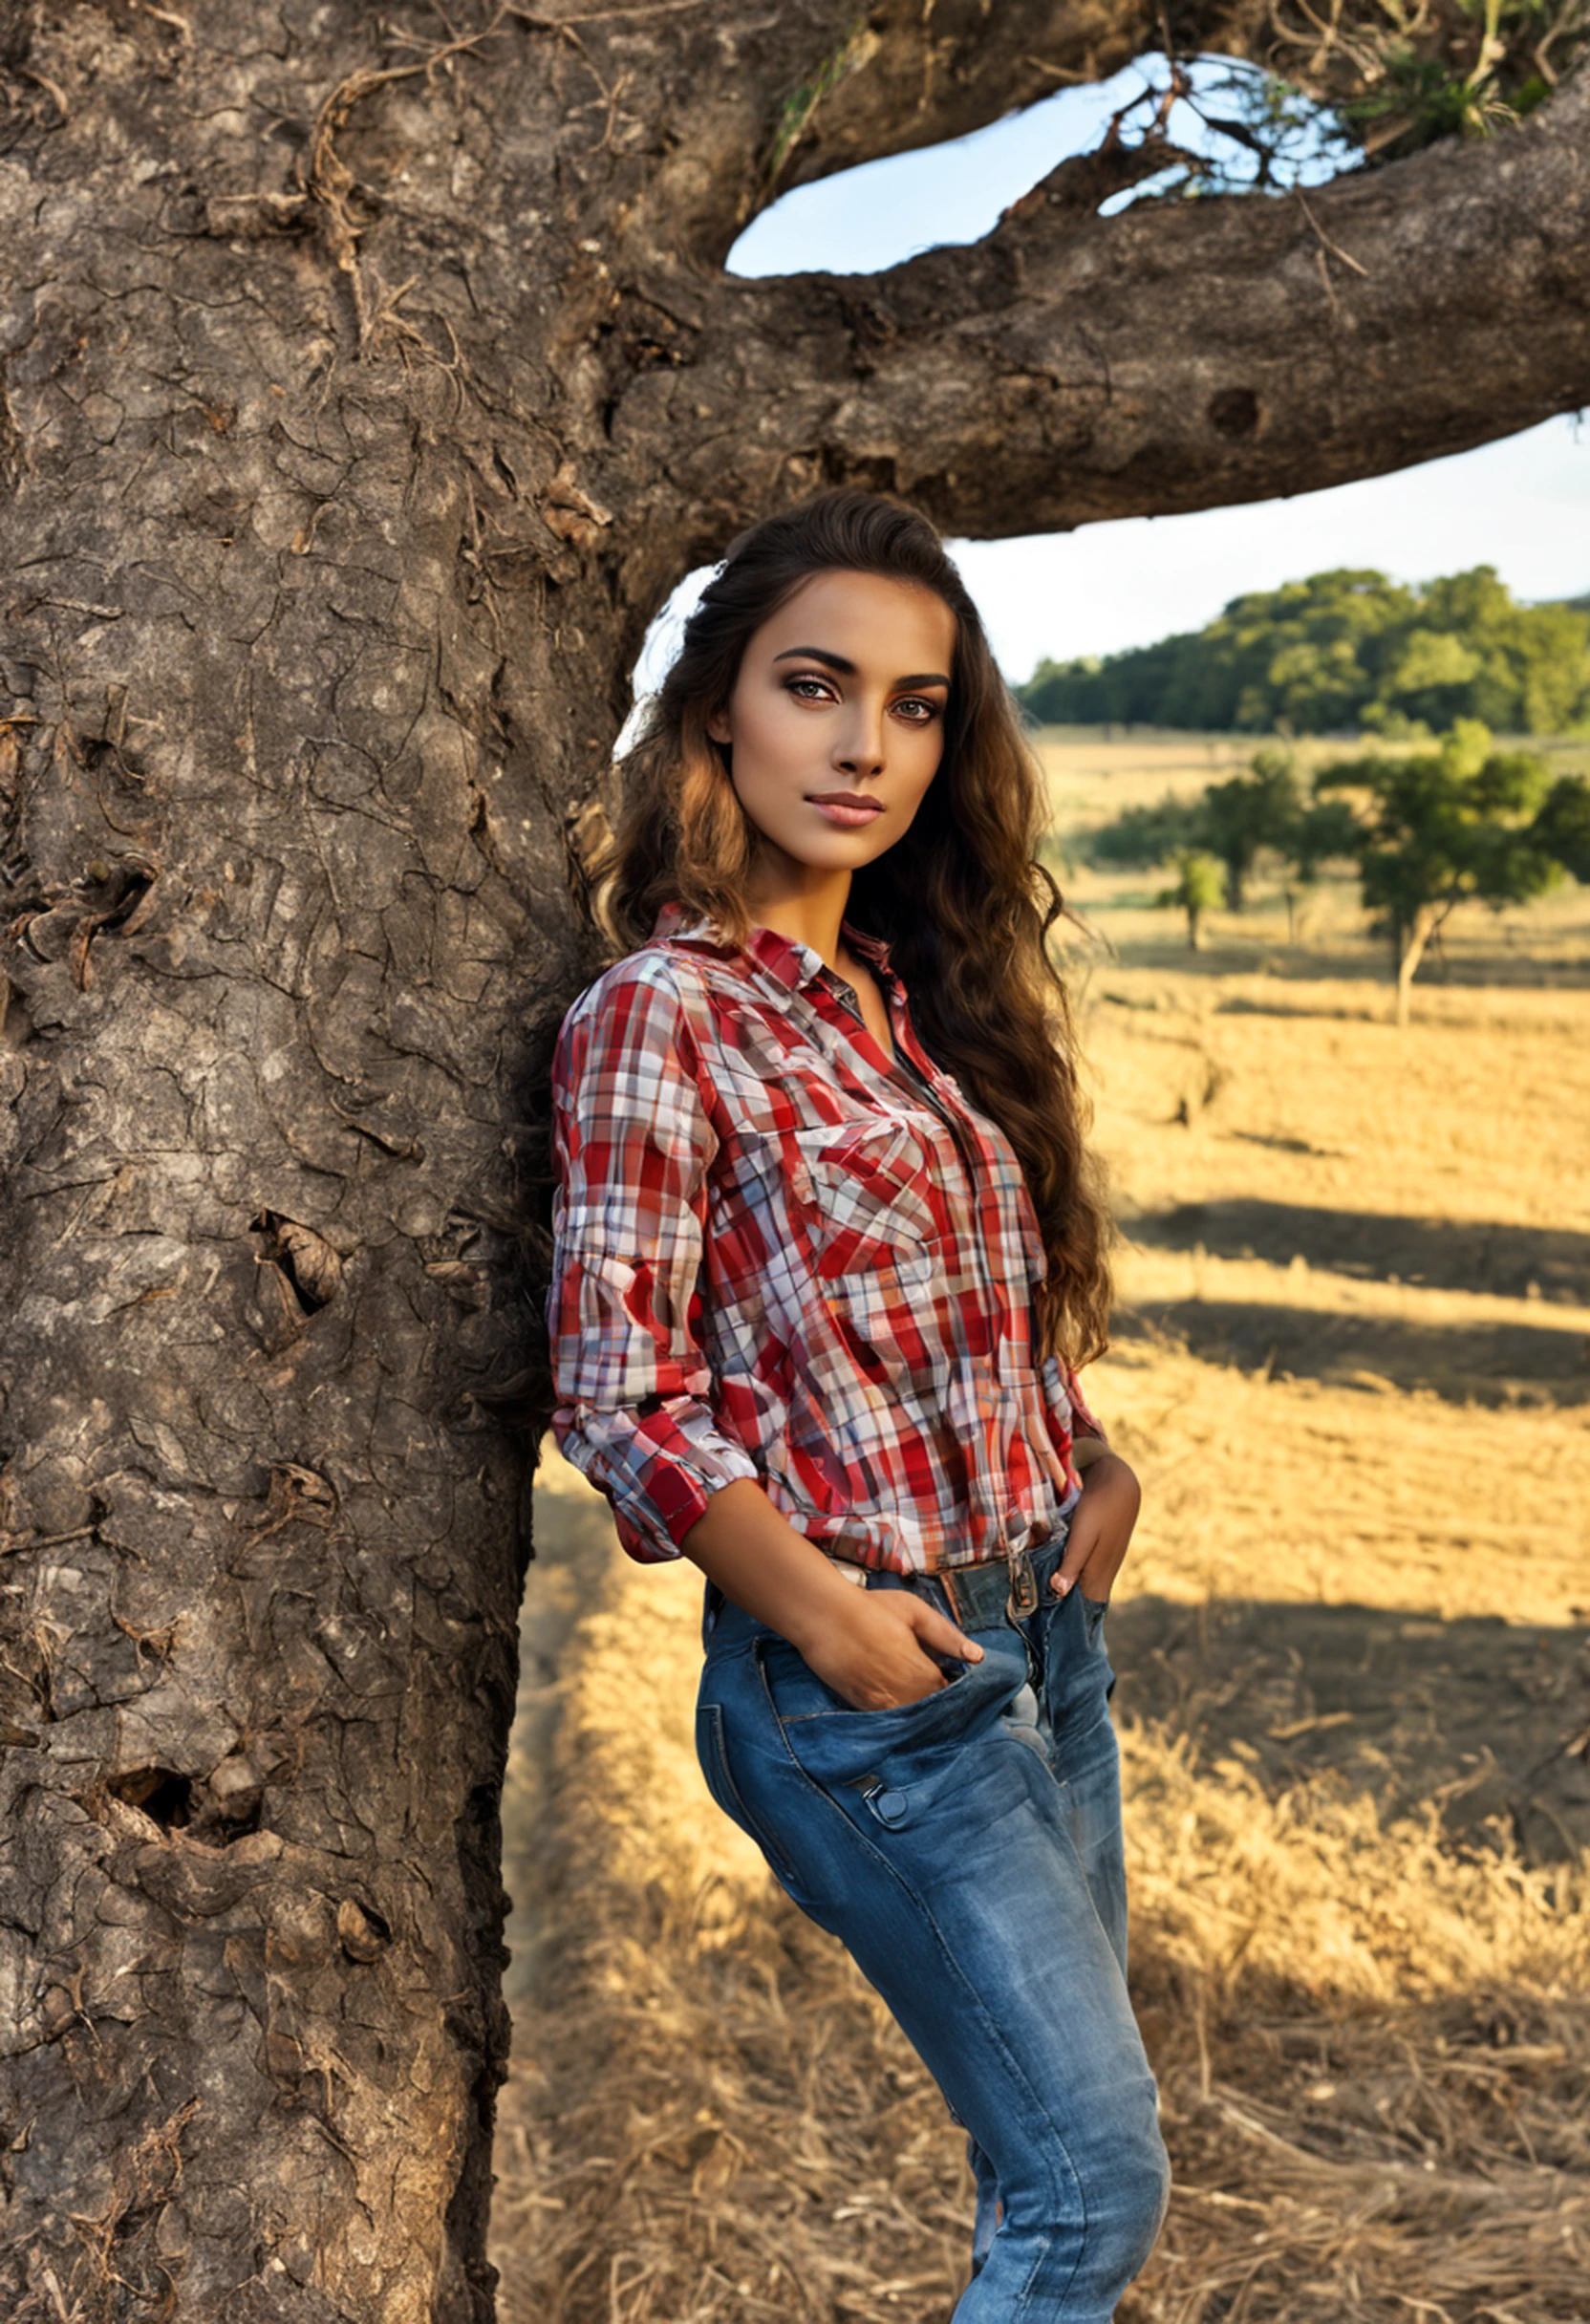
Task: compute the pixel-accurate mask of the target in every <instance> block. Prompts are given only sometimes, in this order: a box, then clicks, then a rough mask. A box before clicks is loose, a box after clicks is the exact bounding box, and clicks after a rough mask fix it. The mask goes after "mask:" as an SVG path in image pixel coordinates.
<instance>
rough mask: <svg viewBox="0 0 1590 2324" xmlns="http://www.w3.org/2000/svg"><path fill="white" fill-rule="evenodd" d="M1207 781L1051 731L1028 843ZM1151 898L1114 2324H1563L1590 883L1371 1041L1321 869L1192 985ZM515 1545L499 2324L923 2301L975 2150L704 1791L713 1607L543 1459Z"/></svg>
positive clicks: (1207, 772)
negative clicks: (1160, 2226)
mask: <svg viewBox="0 0 1590 2324" xmlns="http://www.w3.org/2000/svg"><path fill="white" fill-rule="evenodd" d="M1243 755H1245V754H1244V753H1243V751H1242V750H1241V748H1240V746H1238V745H1235V744H1232V743H1226V742H1214V743H1211V742H1209V740H1208V739H1207V738H1201V737H1200V738H1193V739H1192V740H1191V741H1188V740H1178V739H1176V738H1153V737H1150V738H1143V737H1135V738H1134V737H1129V736H1128V737H1127V738H1124V739H1121V740H1117V741H1115V742H1109V743H1105V742H1100V741H1099V740H1098V739H1097V738H1093V737H1086V736H1064V735H1052V736H1050V737H1048V738H1046V739H1045V743H1044V756H1045V761H1046V764H1047V766H1048V769H1049V773H1050V777H1051V783H1052V788H1053V794H1054V798H1055V804H1056V825H1057V832H1058V833H1059V834H1060V837H1061V841H1062V845H1064V836H1065V834H1066V833H1068V832H1069V833H1075V832H1076V831H1078V830H1080V829H1082V828H1085V826H1086V825H1087V824H1088V823H1090V822H1096V821H1099V820H1102V819H1103V818H1104V817H1106V816H1107V815H1108V814H1111V813H1113V812H1114V811H1115V810H1116V808H1117V807H1119V806H1121V805H1124V804H1127V803H1128V802H1129V801H1132V800H1142V799H1148V798H1155V797H1157V796H1159V794H1160V793H1161V791H1163V790H1164V789H1166V788H1168V787H1174V788H1177V789H1180V790H1192V789H1195V788H1196V787H1197V786H1198V785H1200V784H1201V783H1204V782H1206V781H1208V780H1210V779H1211V778H1212V777H1215V776H1218V775H1220V774H1222V773H1226V772H1229V771H1231V769H1232V767H1233V765H1234V764H1240V762H1241V758H1242V757H1243ZM1155 884H1156V883H1155V882H1154V880H1153V879H1152V877H1151V876H1147V877H1145V876H1141V875H1139V876H1134V877H1117V876H1111V877H1109V878H1106V877H1104V876H1102V875H1098V874H1093V873H1089V872H1088V871H1085V869H1081V868H1073V869H1072V871H1070V872H1069V873H1068V875H1067V879H1066V885H1067V889H1068V893H1070V894H1071V896H1072V899H1073V901H1074V903H1075V905H1076V907H1077V910H1078V913H1079V915H1080V916H1081V919H1082V921H1083V922H1084V923H1085V925H1084V926H1082V927H1079V928H1078V929H1077V930H1076V931H1075V932H1074V941H1073V945H1072V951H1071V961H1072V975H1073V979H1074V990H1075V993H1076V996H1077V1001H1078V1009H1079V1022H1080V1029H1081V1033H1082V1038H1083V1043H1084V1045H1085V1051H1086V1054H1087V1059H1088V1066H1089V1075H1090V1080H1091V1085H1092V1088H1093V1092H1094V1097H1095V1102H1096V1106H1097V1115H1098V1138H1099V1142H1100V1144H1101V1145H1102V1147H1103V1149H1104V1151H1106V1153H1107V1156H1108V1158H1109V1161H1110V1164H1111V1167H1112V1170H1113V1173H1114V1177H1115V1185H1116V1197H1117V1205H1118V1210H1119V1215H1120V1217H1121V1221H1122V1227H1123V1232H1124V1236H1125V1237H1126V1240H1125V1244H1124V1248H1123V1252H1122V1263H1121V1294H1122V1306H1121V1314H1120V1319H1119V1336H1118V1339H1117V1344H1116V1345H1115V1347H1114V1348H1113V1349H1112V1351H1111V1353H1110V1354H1109V1356H1108V1357H1107V1359H1106V1360H1105V1361H1104V1363H1103V1364H1101V1365H1100V1366H1098V1367H1097V1368H1096V1370H1095V1372H1094V1373H1093V1374H1092V1375H1091V1376H1090V1384H1089V1385H1090V1393H1091V1395H1092V1397H1093V1399H1094V1401H1095V1403H1096V1405H1097V1407H1098V1409H1100V1411H1101V1413H1102V1414H1103V1416H1104V1417H1105V1419H1106V1423H1107V1426H1109V1427H1110V1429H1111V1432H1112V1434H1113V1435H1114V1437H1115V1439H1116V1441H1117V1442H1118V1444H1119V1445H1120V1446H1121V1448H1122V1449H1123V1450H1124V1451H1125V1452H1126V1453H1128V1456H1129V1457H1130V1458H1132V1459H1133V1461H1134V1462H1135V1463H1136V1465H1137V1467H1138V1469H1139V1471H1140V1474H1142V1476H1143V1479H1144V1484H1145V1495H1146V1497H1145V1505H1144V1514H1143V1518H1142V1522H1141V1525H1140V1528H1139V1532H1138V1536H1137V1539H1136V1540H1135V1542H1134V1544H1133V1548H1132V1552H1131V1555H1130V1557H1129V1558H1128V1563H1127V1566H1126V1568H1125V1569H1124V1571H1123V1573H1122V1576H1121V1581H1120V1584H1119V1587H1118V1592H1117V1596H1116V1599H1115V1603H1114V1604H1113V1606H1112V1609H1111V1613H1110V1616H1109V1622H1108V1635H1109V1645H1110V1651H1111V1657H1112V1660H1113V1663H1114V1666H1115V1668H1116V1670H1117V1672H1118V1676H1119V1684H1118V1686H1117V1689H1116V1693H1115V1697H1114V1703H1113V1709H1114V1711H1115V1715H1116V1723H1117V1727H1118V1730H1119V1732H1120V1734H1121V1741H1122V1749H1123V1754H1124V1760H1125V1767H1126V1775H1127V1786H1128V1793H1127V1823H1128V1861H1129V1877H1130V1882H1131V1898H1132V1948H1133V1971H1132V1984H1133V1991H1134V1998H1135V2001H1136V2005H1137V2008H1138V2012H1139V2016H1140V2019H1141V2022H1142V2025H1143V2028H1144V2032H1145V2035H1146V2038H1147V2040H1148V2042H1149V2046H1150V2054H1151V2055H1152V2057H1153V2060H1154V2064H1155V2069H1156V2072H1157V2074H1158V2077H1159V2080H1160V2088H1161V2096H1162V2103H1163V2115H1164V2123H1165V2129H1166V2135H1167V2139H1168V2141H1169V2142H1170V2145H1171V2153H1172V2157H1173V2160H1174V2163H1175V2169H1176V2181H1177V2184H1176V2192H1175V2196H1174V2199H1173V2203H1172V2207H1171V2215H1170V2219H1169V2221H1168V2224H1167V2227H1166V2230H1165V2233H1164V2235H1163V2237H1162V2239H1161V2242H1160V2245H1159V2248H1158V2249H1157V2250H1156V2252H1155V2254H1154V2256H1153V2258H1152V2260H1151V2261H1150V2266H1149V2269H1148V2270H1147V2271H1146V2273H1145V2275H1144V2276H1143V2278H1142V2279H1141V2280H1140V2282H1139V2283H1138V2284H1137V2285H1136V2286H1135V2287H1134V2288H1133V2290H1132V2292H1130V2293H1129V2294H1128V2298H1127V2300H1126V2302H1125V2303H1124V2304H1123V2307H1122V2310H1121V2316H1122V2318H1123V2324H1213V2320H1214V2319H1216V2318H1221V2319H1230V2320H1231V2324H1236V2320H1237V2319H1249V2320H1251V2324H1257V2320H1258V2319H1282V2318H1284V2319H1286V2320H1287V2324H1293V2320H1298V2324H1316V2320H1318V2324H1338V2320H1347V2319H1350V2320H1352V2324H1358V2320H1359V2319H1363V2320H1364V2324H1371V2320H1372V2324H1393V2320H1395V2324H1482V2320H1483V2324H1547V2320H1548V2319H1550V2320H1552V2324H1567V2320H1569V2319H1581V2320H1583V2319H1590V1975H1587V1970H1590V1936H1587V1931H1590V1918H1587V1915H1586V1904H1587V1903H1590V1855H1587V1851H1590V1764H1587V1754H1590V893H1585V892H1584V891H1581V890H1578V889H1571V888H1570V889H1568V890H1566V891H1565V892H1563V893H1559V894H1558V895H1557V896H1555V897H1551V898H1548V899H1547V900H1546V901H1545V902H1544V903H1542V904H1539V905H1536V906H1534V907H1532V908H1530V909H1529V910H1527V911H1520V912H1516V913H1511V914H1508V915H1505V916H1503V917H1502V918H1500V919H1493V918H1492V917H1491V916H1490V915H1486V914H1484V913H1475V914H1474V915H1472V916H1471V917H1470V918H1469V919H1468V920H1467V921H1465V920H1464V918H1463V917H1462V916H1461V915H1460V916H1459V917H1458V919H1457V920H1456V921H1454V923H1453V924H1452V927H1451V930H1450V935H1449V937H1448V940H1447V943H1446V946H1445V950H1444V953H1443V955H1442V956H1441V957H1439V958H1436V959H1435V960H1433V961H1432V962H1431V963H1430V964H1429V967H1428V968H1427V969H1426V970H1425V971H1423V972H1422V975H1421V980H1420V982H1419V984H1418V985H1417V986H1416V988H1415V1007H1414V1022H1413V1023H1412V1025H1411V1026H1410V1027H1409V1029H1408V1030H1407V1032H1406V1033H1403V1034H1399V1033H1398V1032H1397V1031H1396V1029H1395V1027H1394V1026H1393V1024H1392V1023H1391V1022H1390V1020H1391V993H1390V988H1389V985H1388V983H1387V982H1386V972H1385V962H1384V959H1383V958H1382V955H1381V952H1380V949H1379V948H1378V947H1376V946H1373V945H1371V944H1370V943H1369V942H1368V941H1367V939H1366V938H1365V936H1364V934H1363V924H1362V915H1361V914H1360V913H1359V911H1358V909H1357V900H1356V894H1355V893H1354V892H1353V890H1352V889H1351V887H1350V886H1348V885H1347V884H1345V883H1336V884H1334V885H1333V884H1327V885H1326V886H1325V887H1324V888H1323V889H1322V890H1321V891H1320V892H1319V893H1317V894H1316V895H1315V896H1314V897H1313V898H1312V900H1311V904H1310V908H1309V915H1308V917H1307V918H1306V919H1305V921H1304V924H1303V927H1302V929H1301V932H1300V936H1301V940H1300V942H1299V943H1297V944H1289V943H1288V941H1287V922H1286V915H1285V911H1284V907H1283V905H1282V903H1281V900H1280V899H1279V897H1278V896H1277V895H1274V894H1267V893H1265V892H1264V889H1263V883H1262V881H1261V882H1260V883H1259V891H1258V893H1257V895H1256V898H1255V900H1254V903H1253V905H1252V907H1251V909H1250V910H1249V911H1248V912H1247V913H1245V914H1244V915H1242V916H1241V917H1240V919H1237V918H1229V917H1225V916H1222V915H1215V916H1214V920H1213V922H1212V925H1211V928H1210V931H1209V940H1208V943H1207V947H1206V949H1205V950H1203V951H1202V952H1200V953H1199V954H1197V955H1192V954H1190V953H1189V952H1188V951H1187V949H1186V946H1185V941H1184V939H1183V936H1182V931H1181V928H1180V924H1179V923H1178V922H1177V921H1176V919H1175V918H1174V917H1173V915H1170V914H1167V913H1164V912H1161V911H1158V910H1156V909H1154V907H1153V904H1152V901H1151V898H1152V893H1153V890H1154V887H1155ZM537 1528H538V1560H537V1563H536V1565H535V1566H534V1567H533V1568H532V1571H531V1575H530V1580H529V1586H528V1590H527V1594H526V1606H525V1617H524V1626H523V1648H524V1658H523V1684H522V1693H521V1717H520V1721H519V1725H518V1728H517V1730H516V1735H515V1750H514V1756H513V1763H512V1767H511V1770H510V1788H509V1795H508V1798H507V1800H506V1802H505V1820H506V1825H507V1831H508V1867H507V1885H508V1887H509V1890H510V1892H511V1894H512V1895H513V1897H514V1899H515V1907H516V1909H515V1916H514V1921H513V1924H512V1926H511V1929H510V1941H511V1943H512V1947H513V1963H512V1967H511V1969H510V1971H509V1988H510V2000H511V2002H512V2006H513V2009H514V2015H515V2058H514V2064H513V2069H512V2074H511V2078H510V2080H509V2082H508V2084H507V2085H506V2086H505V2089H504V2091H503V2092H502V2094H501V2098H500V2100H499V2137H498V2156H497V2164H496V2168H497V2172H498V2183H497V2188H496V2196H495V2209H494V2247H493V2258H494V2260H495V2262H496V2264H497V2266H498V2268H499V2269H500V2270H501V2273H502V2283H501V2288H500V2293H499V2299H500V2313H501V2314H502V2317H503V2318H504V2324H532V2320H533V2324H704V2320H705V2319H708V2318H713V2319H724V2320H725V2324H739V2320H740V2319H745V2320H746V2324H751V2320H752V2319H757V2318H763V2317H772V2316H777V2317H780V2318H782V2319H785V2320H787V2324H795V2320H797V2319H798V2320H799V2324H875V2320H877V2319H883V2318H905V2319H912V2320H913V2324H916V2320H920V2324H940V2320H941V2319H943V2318H946V2317H947V2316H948V2314H949V2312H950V2310H951V2308H952V2306H953V2304H954V2301H955V2298H956V2293H957V2292H958V2290H959V2288H960V2286H961V2285H962V2283H963V2282H964V2266H965V2253H966V2247H967V2243H968V2238H969V2228H970V2216H971V2182H970V2177H969V2174H968V2173H967V2171H966V2169H965V2165H964V2161H963V2158H962V2153H961V2148H960V2142H959V2137H958V2134H957V2133H956V2131H955V2130H954V2127H953V2125H952V2124H951V2123H950V2122H949V2120H948V2119H947V2117H946V2115H945V2113H944V2110H943V2107H942V2104H941V2102H940V2100H939V2099H938V2098H937V2095H936V2092H935V2089H934V2088H933V2086H932V2084H931V2083H930V2082H929V2080H928V2079H927V2077H926V2076H925V2074H924V2073H923V2071H922V2069H921V2067H920V2066H919V2065H918V2063H917V2061H916V2059H915V2057H914V2055H913V2053H912V2052H911V2050H910V2049H909V2048H908V2047H907V2045H906V2044H905V2042H904V2041H903V2039H902V2038H901V2037H900V2036H899V2034H897V2033H896V2032H895V2031H894V2029H893V2027H892V2023H891V2022H890V2021H889V2019H888V2017H887V2015H886V2014H885V2013H884V2012H883V2011H882V2009H881V2007H880V2005H879V2004H878V2003H877V2002H876V2000H875V1997H874V1996H873V1995H872V1994H871V1992H870V1989H869V1988H868V1987H867V1986H866V1985H865V1984H864V1983H863V1982H862V1981H861V1979H860V1978H859V1976H857V1975H856V1974H855V1973H854V1972H853V1971H852V1970H851V1969H850V1968H849V1964H848V1962H847V1960H846V1959H845V1957H844V1956H843V1955H842V1954H841V1953H840V1952H839V1951H838V1949H837V1948H836V1947H834V1946H833V1944H832V1943H831V1942H830V1941H829V1940H828V1939H827V1937H825V1936H824V1935H823V1934H822V1933H821V1932H820V1931H819V1930H817V1929H816V1928H815V1927H813V1926H811V1925H810V1924H809V1923H807V1922H806V1921H805V1920H804V1919H803V1918H802V1916H801V1915H800V1914H799V1913H798V1912H797V1911H796V1910H795V1908H794V1907H793V1906H792V1905H790V1904H788V1903H787V1902H786V1901H785V1900H784V1897H783V1896H782V1894H781V1892H780V1891H779V1890H778V1889H777V1888H776V1887H775V1886H774V1884H773V1883H772V1882H771V1880H770V1879H769V1877H768V1876H767V1874H766V1873H765V1871H764V1870H763V1865H762V1861H761V1859H760V1858H759V1857H758V1856H757V1855H756V1853H755V1852H754V1850H752V1849H751V1848H750V1846H749V1844H748V1843H747V1842H745V1841H743V1840H741V1836H740V1835H739V1834H738V1833H737V1832H736V1831H735V1830H734V1829H733V1828H732V1827H731V1826H729V1825H728V1824H727V1823H726V1822H725V1820H724V1819H723V1818H721V1817H720V1815H719V1814H718V1812H717V1810H716V1809H715V1808H714V1807H713V1806H712V1804H711V1802H710V1801H709V1799H708V1797H707V1795H706V1793H705V1790H704V1788H703V1786H702V1784H701V1781H700V1778H699V1775H698V1773H697V1769H696V1764H695V1759H694V1755H693V1752H692V1747H691V1732H690V1730H691V1715H690V1714H691V1708H692V1702H693V1696H694V1685H695V1676H696V1670H697V1667H698V1659H699V1646H698V1610H699V1599H698V1583H697V1578H696V1577H695V1576H694V1573H693V1572H692V1571H690V1570H689V1569H682V1568H681V1569H663V1570H659V1569H655V1568H654V1569H643V1568H639V1567H636V1566H634V1565H631V1564H630V1563H629V1562H628V1561H627V1560H624V1559H623V1558H622V1557H621V1556H620V1555H619V1554H618V1553H617V1552H616V1550H615V1549H614V1547H613V1545H612V1534H611V1528H610V1526H609V1525H608V1523H607V1520H606V1511H605V1508H604V1506H603V1504H601V1503H600V1502H599V1501H598V1500H597V1499H596V1498H595V1496H592V1495H591V1493H590V1492H589V1490H588V1489H587V1488H586V1486H585V1485H584V1482H583V1480H582V1479H580V1478H579V1477H578V1476H577V1475H575V1474H574V1473H573V1472H572V1471H570V1470H569V1469H568V1468H567V1467H566V1466H565V1465H564V1464H563V1463H562V1462H561V1461H559V1460H558V1459H557V1457H556V1455H555V1453H550V1452H548V1457H547V1459H546V1461H545V1462H544V1466H543V1470H542V1472H541V1475H540V1479H539V1481H538V1519H537ZM1064 2006H1065V1990H1064V1964H1057V1968H1056V1985H1055V2007H1056V2008H1057V2009H1058V2010H1064Z"/></svg>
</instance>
